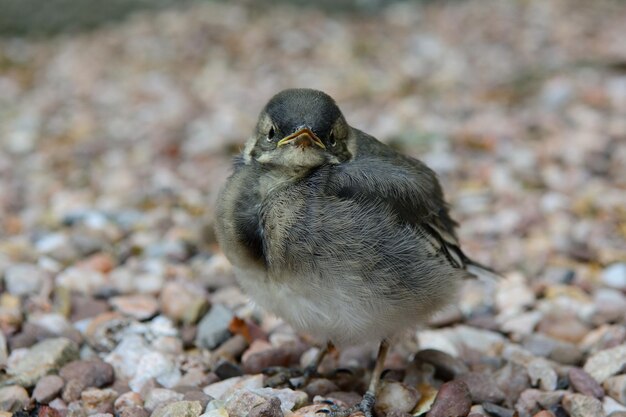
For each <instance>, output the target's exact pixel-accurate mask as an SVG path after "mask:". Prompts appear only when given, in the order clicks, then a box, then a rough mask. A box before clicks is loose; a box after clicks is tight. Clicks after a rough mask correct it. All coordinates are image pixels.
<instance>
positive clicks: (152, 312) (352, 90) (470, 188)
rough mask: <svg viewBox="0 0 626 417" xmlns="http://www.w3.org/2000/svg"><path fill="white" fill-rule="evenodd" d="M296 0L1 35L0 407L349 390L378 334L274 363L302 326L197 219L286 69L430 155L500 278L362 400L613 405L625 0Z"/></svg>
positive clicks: (139, 406)
mask: <svg viewBox="0 0 626 417" xmlns="http://www.w3.org/2000/svg"><path fill="white" fill-rule="evenodd" d="M309 3H311V4H309V5H308V6H307V7H297V6H294V5H290V4H288V2H279V4H275V5H272V7H271V8H263V7H258V6H255V5H253V4H252V2H191V3H186V4H185V6H184V7H172V8H168V9H163V10H158V11H157V10H152V11H143V12H141V11H140V12H138V13H137V14H135V15H133V16H130V17H129V18H127V19H125V20H120V21H115V22H110V24H109V25H107V26H101V27H98V28H95V29H94V30H92V31H87V32H72V33H71V34H61V35H51V36H49V37H46V38H43V37H33V38H30V37H28V36H23V35H19V36H5V37H0V368H1V369H2V370H3V372H2V373H0V389H2V390H8V391H2V392H3V393H5V394H7V393H8V394H7V395H8V400H7V402H4V403H3V404H7V407H9V406H10V407H11V408H24V407H29V406H31V405H32V407H33V408H32V410H37V411H32V410H31V411H32V412H31V411H28V412H29V413H31V414H32V413H38V414H39V415H40V416H49V417H57V416H63V415H66V416H75V417H79V416H80V417H82V416H86V415H88V414H89V413H91V414H92V415H100V416H104V415H116V416H118V415H119V416H121V417H146V416H149V415H150V414H152V413H165V414H167V413H170V414H172V415H174V414H175V413H178V412H181V413H187V412H189V413H191V414H193V415H200V414H203V416H205V417H211V416H213V417H216V416H219V417H225V416H226V415H227V413H228V410H230V411H231V412H232V414H238V413H241V414H245V413H250V415H253V416H262V415H269V416H271V417H274V416H279V415H281V414H283V415H289V414H290V413H293V415H295V416H314V415H315V414H316V412H317V411H319V409H320V408H323V407H327V406H328V404H325V403H323V402H321V401H324V400H328V401H333V402H334V403H335V404H337V405H339V406H342V407H343V406H346V407H347V406H350V405H353V404H355V403H357V402H358V401H360V399H361V396H362V394H363V393H364V391H365V389H366V387H367V383H368V377H369V375H370V372H371V367H372V363H373V360H374V354H375V353H374V352H375V350H376V346H375V343H372V344H371V345H362V346H355V347H345V348H342V349H340V350H337V351H334V352H332V353H331V354H330V355H328V357H327V358H326V359H325V360H324V362H323V363H322V366H321V368H320V375H316V376H315V377H314V378H313V379H312V380H311V381H310V382H309V383H308V384H306V385H305V386H303V387H299V386H298V388H297V389H296V388H295V387H294V386H291V385H290V382H291V383H294V384H296V383H298V381H302V378H301V377H300V373H299V371H300V370H301V368H303V367H305V366H306V365H307V364H308V363H309V362H310V361H311V359H312V358H313V356H314V355H315V353H316V352H317V349H316V343H315V342H314V341H313V340H311V339H310V338H309V337H308V336H307V335H299V334H296V333H295V332H294V331H293V330H292V329H291V328H290V327H289V326H288V325H286V324H285V323H284V322H283V321H282V320H280V319H277V318H275V317H272V316H270V315H267V314H264V313H263V312H261V311H259V310H257V309H256V308H255V307H254V306H253V305H251V304H250V303H249V300H248V299H247V298H246V296H245V295H244V294H243V293H242V292H241V290H239V289H238V287H237V286H236V284H235V280H234V273H233V269H232V267H231V265H230V264H229V263H228V261H227V259H226V258H225V256H224V254H223V253H222V252H221V251H220V248H219V247H218V245H217V244H216V238H215V232H214V230H213V229H214V228H213V225H214V224H215V212H214V206H215V201H216V199H217V198H218V190H219V188H220V186H221V184H222V183H223V181H224V180H225V178H226V177H227V176H228V173H229V171H230V165H231V160H232V156H233V154H234V153H236V152H237V151H238V150H239V149H241V147H242V144H243V141H244V140H245V138H246V137H248V136H249V134H250V132H251V131H252V129H253V126H254V122H255V119H256V117H257V115H258V111H259V108H260V106H261V105H262V104H263V103H264V102H265V101H266V100H267V98H268V97H269V96H271V95H272V94H273V93H275V92H276V91H278V90H280V89H282V88H284V87H288V86H309V87H315V88H321V89H323V90H326V91H327V92H329V93H331V94H332V95H333V96H334V97H335V98H336V99H337V101H338V102H339V104H340V106H341V107H342V109H343V110H344V113H345V116H346V119H347V120H348V121H349V122H350V123H351V124H352V125H354V126H355V127H358V128H360V129H363V130H365V131H366V132H368V133H371V134H373V135H375V136H376V137H378V138H379V139H381V140H382V141H384V142H386V143H389V144H391V145H392V146H394V147H395V148H397V149H399V150H401V151H402V152H404V153H406V154H408V155H411V156H414V157H418V158H420V159H422V160H423V161H425V162H426V163H427V164H428V165H429V166H431V167H432V168H433V169H434V170H435V171H436V172H437V174H438V176H439V178H440V180H441V182H442V186H443V188H444V190H445V193H446V196H447V199H448V200H449V202H450V206H451V208H452V214H453V216H454V218H455V219H457V220H458V221H459V223H460V227H459V229H458V234H459V239H460V241H461V243H462V245H463V248H464V251H465V252H466V253H467V254H468V255H469V256H471V257H473V258H475V259H476V260H478V261H480V262H482V263H485V264H487V265H490V266H492V267H494V268H495V269H496V270H498V271H500V272H501V274H502V275H503V276H502V278H501V279H499V280H495V281H494V280H491V279H484V280H467V281H466V282H464V283H462V284H461V285H462V288H461V291H460V293H459V298H458V300H456V302H455V303H453V304H454V305H453V306H451V307H450V308H449V309H447V310H445V311H442V312H440V313H438V314H436V315H435V316H434V317H433V318H432V319H431V320H430V322H429V323H428V324H425V325H424V326H422V327H421V328H420V330H419V331H418V332H417V333H415V332H412V331H408V332H406V334H405V335H402V336H399V337H398V338H397V342H396V343H395V344H394V346H393V347H392V351H391V353H390V355H389V358H388V361H387V364H386V367H387V368H388V372H386V373H385V377H384V379H385V384H384V388H383V391H381V393H380V402H379V410H381V411H383V410H382V409H381V408H380V407H381V406H383V407H384V408H385V410H384V411H385V412H387V415H389V416H407V415H408V414H411V415H424V414H426V413H430V414H429V415H431V416H432V415H435V416H436V415H446V414H445V409H446V407H453V408H452V409H455V410H456V411H455V412H458V413H466V414H468V413H471V414H470V415H473V416H479V415H480V416H487V415H488V414H489V415H498V416H500V415H505V416H508V415H510V414H511V412H517V413H518V414H519V416H520V417H535V416H536V415H539V416H540V417H548V416H550V415H554V416H559V417H560V416H564V415H566V413H568V414H570V415H571V416H574V415H593V414H594V413H596V414H597V413H599V412H601V413H603V414H602V415H603V416H605V415H610V414H611V413H613V415H614V417H615V416H619V415H620V413H622V415H623V414H624V413H625V412H626V405H624V400H625V398H624V395H625V394H624V378H623V376H624V374H625V371H626V350H625V349H624V346H625V343H626V317H625V316H624V311H625V310H626V292H625V291H626V263H625V261H626V259H625V258H624V254H625V253H626V229H625V228H624V224H625V222H626V217H625V214H624V207H626V193H625V191H624V190H626V182H625V178H626V124H625V122H624V121H625V120H626V104H625V103H626V102H625V100H624V97H625V96H626V78H625V75H624V74H625V73H624V62H626V46H625V44H624V42H623V41H622V38H623V27H624V26H625V25H626V22H625V21H624V16H626V5H624V3H623V2H620V1H617V0H598V1H594V2H587V3H588V4H587V3H586V4H585V7H571V5H570V4H569V3H568V2H564V1H560V0H546V1H543V2H525V1H521V0H513V1H510V2H497V1H495V0H480V1H479V0H467V1H463V2H445V3H440V2H383V1H372V2H358V3H359V4H362V5H365V4H366V3H367V5H366V6H362V7H366V9H362V10H361V12H360V13H349V12H341V13H333V12H331V11H328V10H327V9H322V8H318V6H317V3H315V4H314V3H312V2H309ZM353 3H357V2H353ZM103 4H104V3H103ZM359 7H361V6H359ZM373 10H375V11H376V13H372V11H373ZM244 29H245V30H244ZM111 63H115V65H112V64H111ZM4 370H6V372H4ZM465 388H467V389H465ZM24 389H26V390H24ZM31 389H32V391H31ZM29 392H31V393H32V394H31V396H30V397H29V396H28V395H26V396H24V393H26V394H28V393H29ZM414 403H415V404H414ZM198 404H199V406H200V408H199V409H198V407H197V405H198ZM598 405H600V406H601V407H600V408H599V406H598ZM411 408H412V409H411ZM602 408H603V411H599V410H602ZM16 415H19V414H18V413H16Z"/></svg>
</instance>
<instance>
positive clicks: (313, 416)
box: [291, 404, 329, 417]
mask: <svg viewBox="0 0 626 417" xmlns="http://www.w3.org/2000/svg"><path fill="white" fill-rule="evenodd" d="M328 409H329V407H328V404H312V405H307V406H306V407H302V408H299V409H297V410H296V411H295V412H294V413H293V414H292V415H291V417H320V416H321V415H323V414H322V412H321V410H328Z"/></svg>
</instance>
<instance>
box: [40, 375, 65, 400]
mask: <svg viewBox="0 0 626 417" xmlns="http://www.w3.org/2000/svg"><path fill="white" fill-rule="evenodd" d="M64 385H65V381H64V380H63V378H61V377H60V376H57V375H47V376H44V377H43V378H41V379H40V380H39V381H37V385H35V389H34V390H33V399H34V400H35V401H37V402H38V403H41V404H48V403H49V402H50V401H52V400H53V399H55V398H56V397H57V395H59V393H60V392H61V390H62V389H63V386H64Z"/></svg>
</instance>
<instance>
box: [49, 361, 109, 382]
mask: <svg viewBox="0 0 626 417" xmlns="http://www.w3.org/2000/svg"><path fill="white" fill-rule="evenodd" d="M59 375H60V376H61V377H62V378H63V379H65V381H76V382H77V383H78V384H79V386H81V387H83V388H86V387H95V388H100V387H103V386H105V385H110V384H112V383H113V380H114V377H115V374H114V371H113V367H112V366H111V365H110V364H108V363H106V362H104V361H102V360H100V359H89V360H77V361H73V362H70V363H68V364H67V365H65V366H63V367H62V368H61V369H60V370H59Z"/></svg>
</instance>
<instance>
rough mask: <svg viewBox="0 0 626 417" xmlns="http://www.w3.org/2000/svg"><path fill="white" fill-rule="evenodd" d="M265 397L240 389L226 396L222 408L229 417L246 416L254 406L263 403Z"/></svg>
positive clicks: (265, 400)
mask: <svg viewBox="0 0 626 417" xmlns="http://www.w3.org/2000/svg"><path fill="white" fill-rule="evenodd" d="M266 402H267V399H266V398H265V397H263V396H262V395H259V394H256V393H254V392H252V391H249V390H246V389H241V390H237V391H235V392H233V393H232V394H231V395H229V396H228V398H227V399H226V402H225V403H224V408H225V409H226V411H227V412H228V415H229V416H230V417H246V416H247V415H248V414H249V413H250V410H252V409H253V408H254V407H256V406H258V405H261V404H264V403H266Z"/></svg>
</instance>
